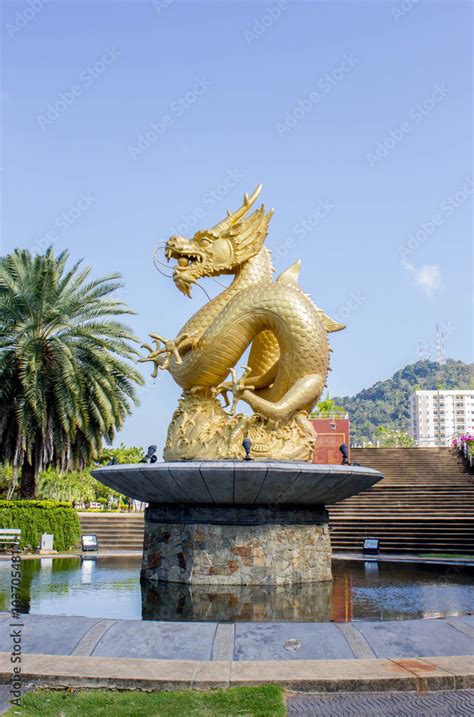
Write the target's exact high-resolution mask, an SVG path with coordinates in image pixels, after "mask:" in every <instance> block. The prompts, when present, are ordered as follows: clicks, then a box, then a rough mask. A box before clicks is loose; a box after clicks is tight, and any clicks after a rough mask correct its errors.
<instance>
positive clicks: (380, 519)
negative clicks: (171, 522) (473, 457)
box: [80, 448, 474, 555]
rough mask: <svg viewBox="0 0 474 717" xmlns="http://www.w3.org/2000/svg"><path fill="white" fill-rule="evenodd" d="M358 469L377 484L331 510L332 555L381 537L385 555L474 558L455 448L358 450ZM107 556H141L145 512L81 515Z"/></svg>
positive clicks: (473, 515) (463, 472)
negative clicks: (378, 477)
mask: <svg viewBox="0 0 474 717" xmlns="http://www.w3.org/2000/svg"><path fill="white" fill-rule="evenodd" d="M351 460H352V462H353V463H360V464H361V465H365V466H370V467H371V468H376V469H377V470H380V471H382V472H383V473H384V474H385V478H384V479H383V480H382V481H380V483H378V484H377V485H376V486H374V487H373V488H371V489H370V490H368V491H366V492H365V493H361V494H360V495H358V496H354V497H353V498H348V499H347V500H345V501H342V502H341V503H338V504H336V505H334V506H331V507H330V508H329V514H330V527H331V543H332V546H333V550H334V552H341V551H343V552H351V553H352V552H357V553H360V552H361V550H362V544H363V540H364V538H366V537H378V538H380V541H381V551H382V552H383V553H462V554H471V555H474V476H473V475H472V474H470V473H468V472H467V469H466V466H465V464H464V462H463V461H462V460H461V459H460V458H458V457H457V456H456V455H455V454H453V453H452V452H451V450H450V449H449V448H353V449H352V450H351ZM80 519H81V528H82V532H83V533H95V534H96V535H97V536H98V538H99V547H100V549H101V550H119V551H121V550H137V551H141V549H142V544H143V513H118V514H117V513H80Z"/></svg>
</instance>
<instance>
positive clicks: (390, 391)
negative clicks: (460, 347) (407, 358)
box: [332, 359, 474, 441]
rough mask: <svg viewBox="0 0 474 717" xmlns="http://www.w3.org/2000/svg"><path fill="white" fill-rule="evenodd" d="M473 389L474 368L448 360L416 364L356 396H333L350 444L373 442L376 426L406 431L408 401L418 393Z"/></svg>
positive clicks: (471, 365) (472, 365) (418, 362)
mask: <svg viewBox="0 0 474 717" xmlns="http://www.w3.org/2000/svg"><path fill="white" fill-rule="evenodd" d="M473 387H474V364H472V363H471V364H466V363H463V362H462V361H454V360H453V359H448V360H447V362H446V364H444V365H443V366H440V364H438V363H435V362H434V361H417V363H413V364H409V365H408V366H405V368H402V369H400V370H399V371H397V372H396V373H395V374H394V375H393V376H392V378H389V379H387V380H386V381H378V382H377V383H376V384H374V385H373V386H371V388H366V389H364V390H363V391H360V392H359V393H358V394H356V395H355V396H333V397H332V398H333V400H334V402H335V403H337V404H339V405H341V406H344V408H345V409H346V410H347V411H348V412H349V417H350V421H351V440H354V441H369V440H372V438H373V435H374V432H375V430H376V429H377V428H378V427H379V426H385V427H386V428H394V429H398V430H407V429H408V419H409V415H410V414H409V410H408V397H409V395H410V394H411V393H413V391H416V390H421V389H444V390H455V389H469V388H473Z"/></svg>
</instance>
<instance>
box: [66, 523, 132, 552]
mask: <svg viewBox="0 0 474 717" xmlns="http://www.w3.org/2000/svg"><path fill="white" fill-rule="evenodd" d="M79 518H80V521H81V532H82V533H93V534H95V535H97V538H98V540H99V550H138V551H140V552H141V550H142V548H143V525H144V523H143V513H79Z"/></svg>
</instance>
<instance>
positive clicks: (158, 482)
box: [92, 461, 383, 506]
mask: <svg viewBox="0 0 474 717" xmlns="http://www.w3.org/2000/svg"><path fill="white" fill-rule="evenodd" d="M92 475H93V476H94V478H97V480H99V481H100V482H101V483H104V484H105V485H107V486H109V487H110V488H113V489H114V490H116V491H118V492H119V493H123V494H124V495H128V496H130V497H131V498H135V499H136V500H141V501H144V502H146V503H159V504H160V505H164V504H174V505H176V504H178V505H189V504H201V505H203V504H204V505H210V504H211V505H212V504H214V505H235V506H237V505H246V506H248V505H254V506H256V505H272V506H274V505H295V506H296V505H305V506H308V505H320V506H322V505H330V504H332V503H337V502H338V501H340V500H344V499H345V498H349V497H350V496H351V495H356V494H357V493H360V492H361V491H363V490H367V488H370V487H371V486H373V485H374V484H375V483H377V482H378V481H379V480H381V479H382V478H383V474H382V473H379V472H378V471H376V470H373V469H372V468H365V467H363V466H337V465H319V464H315V463H304V462H290V461H176V462H167V463H154V464H145V463H137V464H129V465H114V466H106V467H104V468H97V469H96V470H94V471H92Z"/></svg>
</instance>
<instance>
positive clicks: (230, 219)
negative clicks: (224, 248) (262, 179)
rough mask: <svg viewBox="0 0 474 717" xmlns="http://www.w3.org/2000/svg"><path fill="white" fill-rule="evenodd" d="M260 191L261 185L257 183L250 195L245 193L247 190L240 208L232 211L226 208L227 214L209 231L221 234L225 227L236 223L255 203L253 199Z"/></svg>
mask: <svg viewBox="0 0 474 717" xmlns="http://www.w3.org/2000/svg"><path fill="white" fill-rule="evenodd" d="M261 191H262V185H261V184H259V185H258V187H257V188H256V190H255V191H254V193H253V194H252V196H251V197H249V195H248V194H247V192H246V193H245V194H244V203H243V204H242V206H241V207H240V209H237V211H236V212H234V213H232V212H231V211H229V210H227V216H226V218H225V219H223V220H222V221H221V222H219V224H216V226H215V227H212V229H210V230H209V231H210V232H212V233H213V234H221V233H222V232H224V231H225V230H226V229H228V228H229V227H230V226H232V224H236V223H237V222H238V221H239V220H240V219H242V217H244V216H245V215H246V214H247V212H248V211H249V209H250V208H251V207H252V205H253V204H254V203H255V200H256V199H257V197H258V195H259V194H260V192H261Z"/></svg>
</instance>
